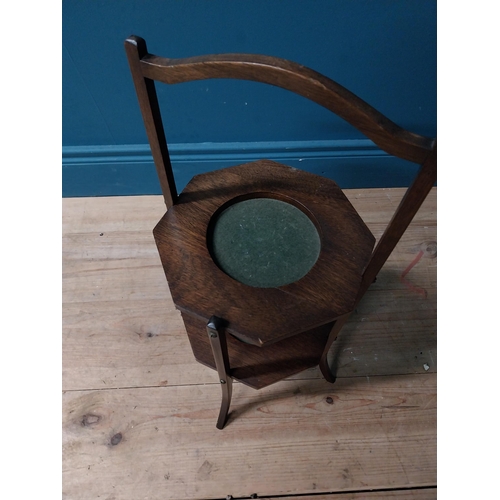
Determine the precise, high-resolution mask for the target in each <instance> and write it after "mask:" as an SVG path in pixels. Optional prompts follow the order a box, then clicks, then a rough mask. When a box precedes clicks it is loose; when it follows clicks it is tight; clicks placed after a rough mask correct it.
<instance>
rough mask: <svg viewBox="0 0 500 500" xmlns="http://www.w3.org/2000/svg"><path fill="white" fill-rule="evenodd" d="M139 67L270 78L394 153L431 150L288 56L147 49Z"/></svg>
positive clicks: (186, 77)
mask: <svg viewBox="0 0 500 500" xmlns="http://www.w3.org/2000/svg"><path fill="white" fill-rule="evenodd" d="M129 40H130V41H131V42H132V41H133V42H134V43H137V40H135V39H129ZM140 68H141V71H142V74H143V76H144V77H145V78H149V79H151V80H158V81H161V82H163V83H169V84H174V83H182V82H187V81H192V80H204V79H210V78H235V79H241V80H253V81H256V82H261V83H267V84H269V85H274V86H277V87H281V88H283V89H286V90H289V91H291V92H295V93H296V94H299V95H302V96H304V97H306V98H308V99H310V100H312V101H314V102H316V103H317V104H320V105H321V106H323V107H325V108H327V109H329V110H330V111H332V112H334V113H335V114H337V115H338V116H340V117H341V118H343V119H344V120H346V121H347V122H349V123H350V124H351V125H353V126H354V127H356V128H357V129H358V130H360V131H361V132H362V133H363V134H365V135H366V136H367V137H368V138H369V139H371V140H372V141H373V142H374V143H375V144H377V145H378V146H379V147H380V148H381V149H383V150H384V151H386V152H387V153H389V154H391V155H394V156H398V157H399V158H403V159H405V160H409V161H412V162H415V163H420V164H421V163H423V162H424V160H425V158H426V157H427V156H428V154H429V152H430V151H431V150H432V144H433V140H432V139H430V138H428V137H424V136H421V135H418V134H413V133H411V132H408V131H407V130H405V129H403V128H401V127H399V126H398V125H396V124H395V123H393V122H392V121H391V120H389V119H388V118H386V117H385V116H384V115H382V114H381V113H379V112H378V111H377V110H376V109H374V108H373V107H372V106H370V105H369V104H367V103H366V102H365V101H363V100H362V99H360V98H359V97H357V96H356V95H354V94H353V93H352V92H350V91H349V90H347V89H346V88H344V87H342V86H341V85H339V84H338V83H336V82H334V81H333V80H330V79H329V78H327V77H325V76H324V75H322V74H320V73H318V72H316V71H313V70H312V69H309V68H307V67H305V66H301V65H300V64H296V63H294V62H291V61H287V60H285V59H279V58H276V57H270V56H263V55H255V54H218V55H206V56H199V57H189V58H185V59H167V58H163V57H158V56H155V55H153V54H149V53H146V54H145V55H143V56H142V57H141V60H140Z"/></svg>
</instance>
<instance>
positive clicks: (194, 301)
mask: <svg viewBox="0 0 500 500" xmlns="http://www.w3.org/2000/svg"><path fill="white" fill-rule="evenodd" d="M255 196H269V197H277V198H278V199H281V200H283V201H287V202H290V203H293V204H295V205H296V206H297V207H298V208H300V209H301V210H303V211H304V212H306V215H309V217H310V218H311V219H312V221H313V222H314V223H315V225H316V227H317V229H318V232H319V234H320V239H321V250H320V254H319V257H318V260H317V261H316V264H315V265H314V266H313V268H312V269H311V270H310V271H309V273H308V274H307V275H306V276H304V277H303V278H302V279H300V280H299V281H297V282H295V283H291V284H288V285H283V286H279V287H275V288H266V289H262V288H255V287H249V286H247V285H244V284H242V283H239V282H238V281H236V280H234V279H233V278H231V277H229V276H228V275H227V274H225V273H224V272H223V271H221V270H220V269H219V268H218V267H217V266H216V264H215V263H214V261H213V259H212V256H211V255H210V253H209V250H208V249H209V246H210V245H209V244H207V231H209V225H210V223H211V221H212V220H213V219H214V217H216V215H217V213H218V212H219V211H220V210H222V209H223V208H224V206H225V205H226V204H227V203H229V202H231V201H234V200H235V199H239V198H240V197H242V198H245V197H255ZM153 232H154V236H155V240H156V243H157V246H158V251H159V253H160V257H161V260H162V263H163V267H164V269H165V275H166V277H167V280H168V283H169V287H170V291H171V294H172V298H173V300H174V303H175V304H176V306H177V307H178V308H179V309H180V310H181V311H183V312H185V313H188V314H192V315H194V316H195V317H199V318H201V319H202V320H203V321H205V323H206V322H207V321H208V320H209V318H210V316H211V315H212V314H213V315H216V316H218V317H220V318H224V320H226V321H227V331H228V332H229V333H231V334H233V335H234V336H236V337H238V338H240V339H241V340H243V341H245V342H248V343H250V344H254V345H257V346H265V345H268V344H271V343H273V342H278V341H280V340H282V339H285V338H287V337H292V336H294V335H296V334H298V333H301V332H305V331H308V330H310V329H311V328H316V327H320V326H322V325H325V324H327V323H331V322H332V321H333V320H334V319H335V318H337V317H338V316H341V315H343V314H345V313H347V312H349V311H351V310H352V309H353V308H354V301H355V299H356V296H357V293H358V290H359V287H360V284H361V279H362V273H363V270H364V269H365V267H366V265H367V264H368V262H369V259H370V256H371V252H372V249H373V246H374V242H375V238H374V236H373V235H372V234H371V232H370V230H369V229H368V228H367V227H366V225H365V223H364V222H363V221H362V220H361V218H360V217H359V215H358V214H357V213H356V211H355V210H354V208H353V207H352V205H351V203H350V202H349V200H348V199H347V198H346V197H345V195H344V194H343V193H342V190H341V189H340V188H339V187H338V186H337V185H336V184H335V183H334V182H333V181H331V180H328V179H324V178H323V177H319V176H317V175H312V174H309V173H307V172H302V171H300V170H297V169H292V168H290V167H287V166H285V165H281V164H279V163H276V162H272V161H268V160H261V161H258V162H252V163H249V164H245V165H239V166H237V167H230V168H226V169H223V170H218V171H215V172H209V173H206V174H202V175H197V176H195V177H194V178H193V180H192V181H191V182H189V184H188V185H187V186H186V188H185V189H184V190H183V192H182V193H181V195H180V196H179V200H178V203H177V204H175V205H174V206H173V207H172V208H170V209H169V210H168V211H167V213H166V214H165V215H164V216H163V218H162V219H161V221H160V222H159V223H158V224H157V226H156V227H155V228H154V231H153Z"/></svg>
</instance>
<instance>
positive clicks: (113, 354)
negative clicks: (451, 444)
mask: <svg viewBox="0 0 500 500" xmlns="http://www.w3.org/2000/svg"><path fill="white" fill-rule="evenodd" d="M403 191H404V190H399V189H372V190H351V191H345V194H346V196H347V197H348V198H349V200H350V201H351V203H352V204H353V205H354V206H355V208H356V209H357V210H358V211H359V212H360V214H361V215H362V217H363V218H364V220H365V221H366V223H367V225H368V227H369V228H370V230H371V231H372V232H373V234H374V235H375V236H376V237H377V238H379V237H380V234H381V232H382V231H383V229H384V228H385V225H386V223H387V222H388V220H389V218H390V217H391V216H392V214H393V212H394V208H395V206H397V204H398V203H399V201H400V199H401V196H402V194H403ZM436 194H437V193H436V189H433V190H432V192H431V195H430V196H429V197H428V198H427V200H426V201H425V202H424V205H423V206H422V208H421V209H420V211H419V212H418V213H417V215H416V217H415V219H414V221H413V222H412V224H411V225H410V228H409V230H408V231H407V232H406V234H405V236H404V237H403V239H402V240H401V242H400V243H399V244H398V246H397V247H396V250H395V252H394V253H393V254H392V255H391V257H390V258H389V260H388V262H387V263H386V265H385V266H384V268H383V269H382V271H381V272H380V273H379V275H378V278H377V282H376V283H374V284H373V285H372V286H371V287H370V289H369V291H368V292H367V294H366V295H365V297H364V298H363V300H362V301H361V302H360V303H359V305H358V308H357V311H356V312H355V313H354V314H353V315H352V316H351V318H350V320H349V322H348V323H347V325H346V326H345V327H344V329H343V330H342V333H341V336H340V337H339V339H338V340H337V341H336V342H335V343H334V345H333V347H332V349H331V351H330V359H331V360H332V361H333V360H334V358H335V359H336V362H337V364H338V367H339V369H338V380H337V382H336V383H335V384H334V385H331V384H328V383H327V382H325V381H324V380H322V379H321V376H320V373H319V370H318V369H317V368H313V369H310V370H306V371H304V372H302V373H300V374H297V375H294V376H292V377H290V378H289V379H287V380H285V381H282V382H279V383H277V384H275V385H272V386H270V387H267V388H264V389H261V390H259V391H255V390H253V389H251V388H248V387H246V386H244V385H243V384H239V383H237V384H235V385H234V387H233V399H232V411H231V412H230V415H229V421H228V424H227V425H226V427H225V429H224V430H223V431H218V430H217V429H215V419H216V417H217V413H218V409H219V404H220V387H219V383H218V378H217V373H216V372H215V371H213V370H211V369H209V368H207V367H205V366H203V365H202V364H200V363H197V362H196V360H195V359H194V357H193V354H192V351H191V348H190V346H189V341H188V338H187V335H186V332H185V330H184V326H183V323H182V319H181V316H180V313H179V312H178V311H176V310H175V308H174V306H173V304H172V302H171V298H170V294H169V290H168V286H167V284H166V281H165V277H164V274H163V270H162V266H161V262H160V259H159V257H158V254H157V250H156V247H155V243H154V239H153V236H152V228H153V227H154V225H155V224H156V222H157V221H158V220H159V219H160V218H161V217H162V215H163V213H164V211H165V205H164V202H163V199H162V197H159V196H145V197H113V198H80V199H65V200H63V208H64V209H63V389H64V394H63V416H62V418H63V498H65V499H68V500H69V499H80V498H81V499H94V498H95V499H97V498H106V499H108V500H110V499H113V498H114V499H115V500H117V499H125V500H127V499H137V498H149V499H160V498H161V499H168V498H173V499H178V500H181V499H212V498H213V499H216V498H217V499H218V498H221V499H225V498H226V496H227V495H232V496H233V497H234V498H250V495H252V494H253V493H257V494H258V496H259V498H266V496H272V495H280V496H284V497H285V498H287V499H288V498H297V499H298V498H307V497H300V496H296V495H306V494H307V495H313V498H316V499H317V498H325V499H326V498H332V499H333V498H346V499H347V498H352V499H358V498H359V499H361V498H367V499H371V498H374V499H375V498H404V499H406V498H408V499H410V498H415V499H418V500H420V499H424V498H435V497H436V489H435V486H436V371H437V365H436V363H437V352H436V263H437V257H436V255H437V254H436V245H435V241H436ZM433 242H434V243H433ZM431 243H433V245H431ZM427 249H430V250H427ZM421 250H422V256H421V258H420V259H418V261H417V262H416V263H415V264H414V266H413V267H412V268H411V270H410V271H409V272H408V273H407V274H406V281H404V280H402V279H401V276H402V274H403V273H404V271H405V270H406V269H408V266H410V265H411V264H412V262H414V261H415V259H416V258H417V257H418V255H419V252H420V251H421ZM422 290H424V291H425V292H426V293H425V295H424V294H422ZM370 490H375V491H370ZM377 490H378V491H377ZM333 493H335V495H332V494H333ZM340 493H342V494H341V495H339V494H340Z"/></svg>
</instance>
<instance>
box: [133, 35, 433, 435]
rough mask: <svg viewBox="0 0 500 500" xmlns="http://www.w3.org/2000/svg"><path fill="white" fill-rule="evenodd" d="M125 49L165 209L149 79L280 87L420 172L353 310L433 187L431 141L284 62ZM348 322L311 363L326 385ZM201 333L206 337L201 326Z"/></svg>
mask: <svg viewBox="0 0 500 500" xmlns="http://www.w3.org/2000/svg"><path fill="white" fill-rule="evenodd" d="M125 49H126V53H127V57H128V61H129V65H130V69H131V72H132V77H133V81H134V85H135V89H136V92H137V96H138V99H139V105H140V108H141V112H142V116H143V119H144V123H145V127H146V131H147V134H148V139H149V142H150V145H151V151H152V155H153V159H154V162H155V165H156V169H157V173H158V178H159V180H160V185H161V189H162V192H163V197H164V199H165V204H166V206H167V210H168V209H169V208H170V207H171V206H172V205H174V204H175V203H176V202H177V199H178V195H177V190H176V186H175V180H174V176H173V172H172V166H171V163H170V157H169V153H168V148H167V142H166V139H165V134H164V129H163V123H162V119H161V114H160V109H159V105H158V99H157V96H156V90H155V86H154V80H157V81H160V82H163V83H167V84H175V83H182V82H188V81H192V80H203V79H210V78H232V79H243V80H252V81H256V82H261V83H266V84H270V85H274V86H277V87H281V88H283V89H286V90H289V91H291V92H294V93H297V94H299V95H302V96H304V97H306V98H308V99H310V100H312V101H314V102H316V103H317V104H319V105H321V106H323V107H325V108H326V109H329V110H330V111H332V112H333V113H335V114H337V115H338V116H340V117H341V118H343V119H344V120H346V121H347V122H348V123H350V124H351V125H352V126H354V127H355V128H357V129H358V130H359V131H361V132H362V133H363V134H364V135H365V136H366V137H368V138H369V139H371V140H372V141H373V142H374V143H375V144H377V145H378V146H379V147H380V148H381V149H382V150H384V151H385V152H387V153H389V154H390V155H394V156H397V157H399V158H402V159H404V160H408V161H411V162H414V163H418V164H420V165H421V167H420V170H419V172H418V174H417V176H416V178H415V180H414V181H413V183H412V185H411V186H410V187H409V188H408V190H407V192H406V194H405V196H404V197H403V199H402V201H401V203H400V204H399V206H398V208H397V209H396V212H395V213H394V215H393V217H392V219H391V221H390V222H389V224H388V226H387V227H386V229H385V231H384V233H383V235H382V237H381V238H380V240H379V242H378V244H377V245H376V247H375V249H374V251H373V253H372V255H371V258H370V261H369V263H368V265H367V266H366V268H365V270H364V273H363V276H362V281H361V286H360V288H359V291H358V295H357V298H356V301H355V302H356V304H357V303H358V302H359V301H360V300H361V298H362V297H363V295H364V294H365V292H366V291H367V289H368V287H369V286H370V284H371V283H372V282H373V281H374V279H375V278H376V276H377V274H378V272H379V271H380V269H381V268H382V266H383V265H384V263H385V262H386V260H387V258H388V257H389V255H390V254H391V252H392V251H393V250H394V248H395V246H396V244H397V243H398V241H399V240H400V238H401V236H402V235H403V233H404V232H405V230H406V229H407V227H408V225H409V224H410V222H411V221H412V219H413V217H414V216H415V214H416V213H417V211H418V210H419V208H420V206H421V204H422V203H423V201H424V200H425V198H426V197H427V194H428V193H429V191H430V190H431V188H432V186H433V185H434V184H435V182H436V178H437V143H436V139H432V138H428V137H424V136H421V135H418V134H414V133H411V132H409V131H407V130H405V129H403V128H401V127H399V126H398V125H396V124H395V123H393V122H392V121H390V120H389V119H388V118H387V117H385V116H384V115H382V114H381V113H380V112H378V111H377V110H376V109H374V108H373V107H371V106H370V105H369V104H367V103H366V102H364V101H363V100H362V99H360V98H359V97H357V96H356V95H354V94H352V93H351V92H350V91H348V90H347V89H345V88H344V87H342V86H341V85H339V84H338V83H336V82H334V81H333V80H331V79H329V78H327V77H325V76H324V75H321V74H320V73H317V72H315V71H313V70H311V69H309V68H307V67H304V66H301V65H299V64H296V63H294V62H291V61H287V60H284V59H278V58H275V57H269V56H262V55H253V54H219V55H206V56H199V57H190V58H184V59H167V58H162V57H158V56H156V55H153V54H149V53H148V51H147V46H146V42H145V41H144V39H142V38H140V37H137V36H130V37H129V38H127V40H126V41H125ZM352 310H354V308H353V309H352ZM349 315H350V313H348V314H345V315H343V316H341V317H339V318H337V319H336V321H335V322H334V323H333V328H332V330H331V332H330V335H329V337H328V340H327V342H326V345H325V348H324V351H323V354H322V356H321V358H320V360H319V367H320V369H321V372H322V374H323V376H324V377H325V378H326V379H327V380H329V381H330V382H334V381H335V374H334V373H332V371H331V370H330V367H329V366H328V363H327V354H328V351H329V349H330V347H331V345H332V343H333V342H334V340H335V339H336V337H337V335H338V333H339V332H340V330H341V328H342V326H343V325H344V324H345V322H346V321H347V320H348V318H349ZM211 326H213V324H212V325H211ZM207 329H208V330H209V331H210V329H209V327H207ZM213 331H219V330H218V329H215V330H213ZM212 347H213V346H212ZM222 352H223V354H224V356H226V357H227V348H226V350H225V351H224V349H222ZM226 359H227V358H226ZM217 369H218V370H219V372H220V373H222V372H223V371H225V373H226V374H228V373H229V367H228V366H226V365H225V363H224V364H223V365H222V366H220V363H218V364H217ZM226 396H227V395H226ZM227 399H228V398H227V397H226V398H223V407H225V406H227V408H228V407H229V402H227V405H225V400H227ZM229 399H230V396H229ZM227 408H226V411H225V416H224V417H222V414H223V413H224V412H223V410H222V408H221V414H220V415H219V421H218V427H219V425H221V427H222V426H223V424H224V422H222V424H221V419H222V418H223V420H224V421H225V418H226V416H227ZM221 427H220V428H221Z"/></svg>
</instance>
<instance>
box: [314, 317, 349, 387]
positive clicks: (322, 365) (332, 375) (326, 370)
mask: <svg viewBox="0 0 500 500" xmlns="http://www.w3.org/2000/svg"><path fill="white" fill-rule="evenodd" d="M349 316H350V313H349V314H346V315H344V316H341V317H340V318H339V319H337V320H336V321H335V324H334V325H333V328H332V330H331V332H330V335H329V336H328V340H327V341H326V345H325V348H324V349H323V354H322V355H321V358H320V360H319V369H320V370H321V373H322V375H323V377H325V380H327V381H328V382H330V383H332V384H333V383H334V382H335V380H337V367H336V366H335V365H334V366H333V368H330V366H329V365H328V360H327V357H328V351H329V350H330V347H331V346H332V344H333V343H334V342H335V340H336V338H337V336H338V334H339V332H340V330H341V329H342V327H343V326H344V325H345V324H346V322H347V320H348V319H349Z"/></svg>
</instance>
